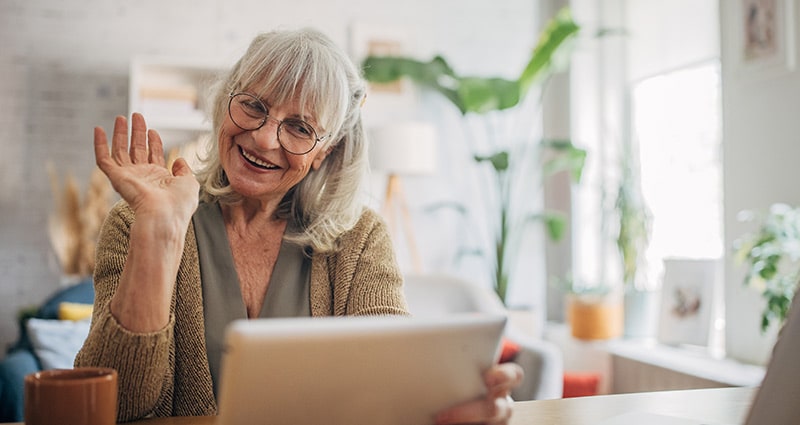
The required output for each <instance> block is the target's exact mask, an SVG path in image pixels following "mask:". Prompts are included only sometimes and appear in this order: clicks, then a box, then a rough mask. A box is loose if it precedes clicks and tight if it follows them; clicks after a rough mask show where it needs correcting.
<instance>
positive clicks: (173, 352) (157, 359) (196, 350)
mask: <svg viewBox="0 0 800 425" xmlns="http://www.w3.org/2000/svg"><path fill="white" fill-rule="evenodd" d="M133 221H134V213H133V210H132V209H131V208H130V207H129V206H128V205H127V204H126V203H125V202H124V201H120V202H119V203H117V205H115V206H114V208H113V209H112V210H111V212H110V213H109V215H108V217H107V218H106V221H105V223H104V224H103V229H102V230H101V234H100V237H99V239H98V244H97V264H96V266H95V272H94V285H95V303H94V311H93V314H92V324H91V328H90V331H89V336H88V337H87V339H86V341H85V342H84V345H83V347H82V348H81V350H80V352H79V353H78V355H77V356H76V359H75V366H103V367H111V368H114V369H116V370H117V372H118V375H119V378H118V379H119V408H118V420H119V421H120V422H124V421H131V420H137V419H141V418H146V417H159V416H202V415H215V414H216V413H217V404H216V400H215V398H214V392H213V385H212V380H211V372H210V369H209V366H208V358H207V356H206V345H205V327H204V324H203V317H204V316H203V298H202V297H203V293H202V287H201V283H200V264H199V259H198V253H197V240H196V239H195V233H194V227H193V225H191V224H190V227H189V229H188V232H187V234H186V243H185V246H184V252H183V257H182V258H181V262H180V266H179V269H178V275H177V279H176V281H175V287H174V290H173V296H172V305H171V307H170V320H169V323H168V324H167V326H166V327H165V328H164V329H161V330H159V331H156V332H151V333H134V332H131V331H129V330H127V329H125V328H123V327H122V326H121V325H120V324H119V322H118V321H117V320H116V318H115V317H114V316H113V315H112V314H111V313H110V310H109V303H110V301H111V298H112V296H113V295H114V292H115V291H116V288H117V285H118V283H119V278H120V275H121V274H122V269H123V267H124V265H125V260H126V257H127V252H128V246H129V240H130V229H131V224H132V223H133ZM310 298H311V314H312V316H343V315H394V314H401V315H404V314H408V308H407V305H406V302H405V298H404V295H403V289H402V276H401V274H400V271H399V269H398V267H397V263H396V260H395V257H394V252H393V250H392V244H391V240H390V237H389V234H388V232H387V229H386V225H385V224H384V223H383V221H382V220H381V219H380V217H379V216H378V215H377V214H376V213H375V212H374V211H372V210H370V209H364V212H363V213H362V215H361V217H360V219H359V221H358V223H357V224H356V225H355V227H354V228H353V229H351V230H350V231H348V232H346V233H344V234H343V235H342V236H341V237H340V249H339V250H338V251H336V252H334V253H327V254H322V253H315V254H313V255H312V258H311V282H310Z"/></svg>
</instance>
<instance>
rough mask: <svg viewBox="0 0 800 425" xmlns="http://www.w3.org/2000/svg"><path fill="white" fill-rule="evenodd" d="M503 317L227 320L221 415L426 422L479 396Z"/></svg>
mask: <svg viewBox="0 0 800 425" xmlns="http://www.w3.org/2000/svg"><path fill="white" fill-rule="evenodd" d="M505 321H506V319H505V317H504V316H496V315H484V314H464V315H452V316H444V317H438V318H414V317H389V316H380V317H374V316H373V317H326V318H293V319H255V320H240V321H235V322H233V323H231V325H229V326H228V328H227V330H226V337H225V338H226V340H225V341H226V347H225V352H224V353H223V357H222V366H221V368H222V370H221V376H220V382H219V384H220V386H219V388H220V389H219V397H218V401H219V416H218V418H217V421H216V423H217V424H218V425H253V424H259V423H264V424H272V425H298V424H333V425H336V424H348V425H359V424H364V425H367V424H369V425H421V424H430V423H433V417H434V415H435V414H436V413H437V412H438V411H440V410H442V409H444V408H446V407H449V406H452V405H455V404H457V403H460V402H464V401H468V400H471V399H475V398H478V397H482V396H483V395H484V393H485V387H484V384H483V379H482V374H483V372H484V371H485V370H487V369H488V368H489V367H490V366H491V365H492V364H494V363H495V362H496V361H497V359H498V356H499V352H500V349H499V348H500V339H501V335H502V332H503V328H504V326H505Z"/></svg>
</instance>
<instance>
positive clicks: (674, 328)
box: [658, 259, 722, 346]
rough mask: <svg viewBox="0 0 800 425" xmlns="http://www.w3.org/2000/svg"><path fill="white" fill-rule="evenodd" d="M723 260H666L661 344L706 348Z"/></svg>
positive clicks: (660, 333) (659, 332)
mask: <svg viewBox="0 0 800 425" xmlns="http://www.w3.org/2000/svg"><path fill="white" fill-rule="evenodd" d="M721 271H722V262H721V261H720V260H694V259H665V260H664V283H663V286H662V290H661V314H660V319H659V328H658V340H659V342H661V343H663V344H667V345H697V346H707V345H708V343H709V337H710V329H711V321H712V317H713V314H712V313H713V309H714V305H713V302H712V300H713V299H714V291H715V289H716V288H717V286H718V283H719V279H720V277H721Z"/></svg>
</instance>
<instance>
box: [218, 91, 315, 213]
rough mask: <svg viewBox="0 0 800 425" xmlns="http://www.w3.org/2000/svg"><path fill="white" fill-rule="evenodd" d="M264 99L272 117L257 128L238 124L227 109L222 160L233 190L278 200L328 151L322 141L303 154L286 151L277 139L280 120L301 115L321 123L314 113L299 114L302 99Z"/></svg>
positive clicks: (254, 197) (220, 142)
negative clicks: (277, 102) (284, 101)
mask: <svg viewBox="0 0 800 425" xmlns="http://www.w3.org/2000/svg"><path fill="white" fill-rule="evenodd" d="M262 102H263V104H264V106H266V107H267V108H268V109H269V116H270V118H272V119H267V120H266V122H265V123H264V125H263V126H261V128H259V129H257V130H251V131H248V130H243V129H241V128H239V127H238V126H237V125H236V124H234V122H233V121H232V120H231V117H230V115H229V114H228V113H227V111H226V114H225V119H224V121H223V122H222V127H221V130H220V134H219V155H220V163H221V164H222V168H223V169H224V170H225V174H226V175H227V177H228V181H229V182H230V185H231V188H233V190H234V191H236V192H237V193H239V194H240V195H242V196H244V197H245V198H249V199H253V200H259V201H275V202H278V201H280V200H281V199H282V198H283V196H284V195H285V194H286V192H288V191H289V189H291V188H292V187H294V185H296V184H297V183H299V182H300V181H301V180H303V178H304V177H305V176H306V175H307V174H308V172H309V171H310V169H311V168H314V169H318V168H319V167H320V166H321V165H322V161H323V160H324V159H325V157H326V156H327V153H328V152H327V151H326V148H325V147H324V145H325V144H324V143H322V142H318V143H317V144H316V145H315V146H314V148H313V149H312V150H311V151H310V152H308V153H306V154H304V155H294V154H290V153H288V152H286V151H285V150H284V149H283V148H282V147H281V145H280V143H279V142H278V124H279V121H283V120H285V119H287V118H299V119H302V120H304V121H306V122H308V123H310V124H311V125H312V126H313V127H314V128H319V126H318V124H317V122H316V120H315V119H314V117H309V116H301V115H300V111H301V108H300V105H299V103H292V104H283V105H271V104H269V102H267V101H266V100H265V99H262ZM318 131H319V130H318Z"/></svg>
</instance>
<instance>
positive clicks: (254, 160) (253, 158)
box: [241, 149, 276, 168]
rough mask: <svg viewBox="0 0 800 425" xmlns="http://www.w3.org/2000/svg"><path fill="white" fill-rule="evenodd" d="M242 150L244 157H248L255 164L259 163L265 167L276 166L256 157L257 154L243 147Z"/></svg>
mask: <svg viewBox="0 0 800 425" xmlns="http://www.w3.org/2000/svg"><path fill="white" fill-rule="evenodd" d="M241 151H242V155H244V157H245V158H247V160H248V161H250V162H252V163H253V164H256V165H258V166H260V167H264V168H276V167H275V166H274V165H271V164H267V163H266V162H264V161H262V160H260V159H258V158H256V157H255V156H253V155H251V154H250V153H248V152H247V151H246V150H244V149H241Z"/></svg>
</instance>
